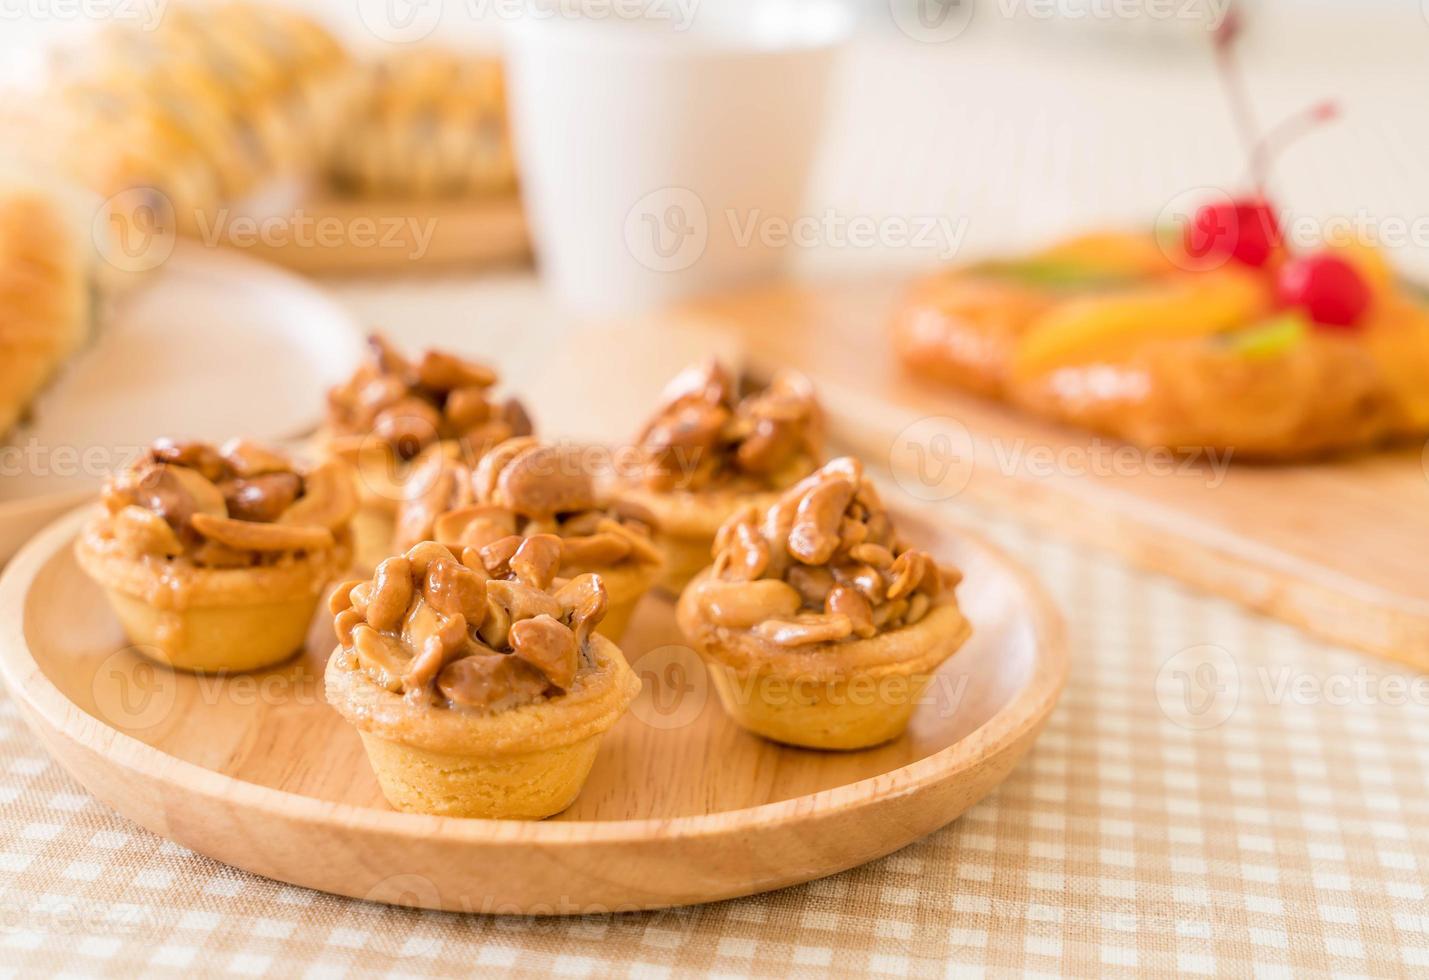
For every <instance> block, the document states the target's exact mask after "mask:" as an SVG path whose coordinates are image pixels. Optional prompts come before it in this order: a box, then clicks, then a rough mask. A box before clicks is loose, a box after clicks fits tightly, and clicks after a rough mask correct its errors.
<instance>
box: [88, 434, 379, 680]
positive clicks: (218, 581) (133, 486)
mask: <svg viewBox="0 0 1429 980" xmlns="http://www.w3.org/2000/svg"><path fill="white" fill-rule="evenodd" d="M102 501H103V510H102V511H101V512H99V513H98V514H96V516H95V517H94V519H93V520H91V521H90V522H89V523H88V524H87V525H86V526H85V528H84V530H83V531H82V532H81V534H80V537H79V540H78V541H77V542H76V544H75V552H76V554H77V556H78V559H79V563H80V566H81V567H82V568H83V569H84V570H85V572H86V573H87V574H88V575H89V576H90V577H91V578H93V579H94V580H95V581H96V582H98V583H99V584H100V585H101V586H102V587H103V588H104V590H105V592H106V593H107V594H108V596H109V601H110V604H111V605H112V606H113V607H114V611H115V613H116V614H117V615H118V617H119V619H120V622H121V623H122V624H123V626H124V630H125V632H126V633H127V634H128V636H129V640H130V642H131V643H134V644H135V645H136V646H137V647H138V648H139V649H140V650H141V651H142V652H144V653H146V654H148V655H150V656H152V657H154V659H156V660H160V661H161V662H164V663H167V664H169V665H170V666H172V667H175V668H178V669H180V670H193V671H220V670H253V669H256V668H259V667H266V666H269V665H271V664H274V663H277V662H279V661H281V660H284V659H286V658H287V657H288V656H290V655H291V654H293V653H295V652H297V651H298V650H299V649H300V648H301V647H302V645H303V639H304V635H305V633H306V631H307V628H308V625H309V623H310V622H311V621H312V617H313V612H314V610H315V609H316V608H317V605H318V601H319V599H320V597H321V593H322V589H323V587H324V586H325V585H326V584H327V583H328V582H330V581H332V580H333V579H334V578H337V577H338V576H339V575H341V574H342V572H343V571H344V570H345V569H346V568H347V566H348V564H349V563H350V561H351V558H352V540H351V531H350V527H349V525H350V522H351V519H352V515H353V513H354V512H355V511H356V509H357V492H356V490H355V488H354V487H353V480H352V473H351V470H350V469H349V468H348V467H347V466H346V465H345V464H343V463H341V462H338V461H329V462H326V463H323V464H321V465H320V466H318V467H316V468H315V469H312V470H310V471H305V470H302V469H299V468H298V467H297V466H296V465H295V464H294V463H293V462H292V460H290V459H289V458H288V457H287V456H284V455H282V454H280V453H277V452H275V451H273V450H271V449H268V448H265V447H263V446H260V445H257V444H256V443H252V442H248V441H244V440H234V441H232V442H228V443H226V444H224V445H223V446H222V447H220V448H217V449H216V448H214V447H213V446H210V445H208V444H207V443H202V442H175V441H173V440H168V439H162V440H159V441H158V442H155V443H154V444H153V445H152V446H151V447H150V448H149V449H148V450H147V451H146V452H145V453H144V454H143V455H142V456H140V457H139V458H138V459H136V460H135V461H134V462H133V463H131V464H130V465H129V466H127V467H125V468H124V469H122V470H120V471H119V472H117V473H115V474H114V475H113V476H111V477H110V478H109V480H108V481H107V482H106V484H105V486H104V491H103V495H102Z"/></svg>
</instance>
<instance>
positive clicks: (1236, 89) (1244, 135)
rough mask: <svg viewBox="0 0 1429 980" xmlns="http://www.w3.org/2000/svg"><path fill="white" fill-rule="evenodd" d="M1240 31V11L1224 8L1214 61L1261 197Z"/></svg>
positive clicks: (1255, 134) (1262, 179) (1262, 182)
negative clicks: (1239, 46) (1240, 58)
mask: <svg viewBox="0 0 1429 980" xmlns="http://www.w3.org/2000/svg"><path fill="white" fill-rule="evenodd" d="M1241 27H1242V22H1241V18H1240V11H1239V10H1238V9H1237V8H1236V7H1235V6H1233V5H1231V6H1227V8H1226V13H1225V19H1224V20H1223V21H1221V26H1220V27H1218V28H1217V29H1216V33H1215V47H1216V61H1217V63H1218V65H1219V67H1220V76H1221V84H1223V85H1224V86H1225V90H1226V98H1227V101H1229V102H1230V107H1231V114H1232V115H1233V117H1234V119H1235V126H1236V130H1237V131H1238V132H1239V133H1240V139H1241V142H1242V143H1243V144H1244V145H1245V153H1246V156H1247V157H1248V158H1249V159H1250V160H1251V182H1252V183H1253V184H1255V189H1256V191H1258V192H1259V193H1260V194H1261V196H1262V197H1263V196H1264V195H1265V184H1266V177H1267V174H1266V173H1265V172H1264V170H1263V169H1262V168H1261V165H1260V160H1259V157H1260V153H1259V149H1258V147H1259V146H1260V142H1261V140H1260V124H1259V123H1258V122H1257V121H1256V119H1255V112H1254V111H1253V110H1252V109H1251V105H1250V94H1249V92H1248V91H1247V90H1246V87H1245V75H1244V74H1243V73H1242V72H1241V69H1240V62H1239V61H1238V60H1237V59H1236V56H1235V46H1236V40H1237V39H1238V38H1239V37H1240V33H1241Z"/></svg>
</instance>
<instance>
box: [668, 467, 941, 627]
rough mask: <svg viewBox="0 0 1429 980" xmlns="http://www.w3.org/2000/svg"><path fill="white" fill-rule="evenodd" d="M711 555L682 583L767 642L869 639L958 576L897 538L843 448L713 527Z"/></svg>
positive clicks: (915, 612) (726, 619)
mask: <svg viewBox="0 0 1429 980" xmlns="http://www.w3.org/2000/svg"><path fill="white" fill-rule="evenodd" d="M714 559H715V560H714V567H713V568H712V569H711V570H710V572H709V573H708V574H707V575H706V576H705V577H704V578H703V579H701V580H700V581H699V582H697V583H696V584H695V585H693V586H691V587H692V588H694V589H695V590H697V591H696V593H695V599H696V601H697V603H698V607H699V609H700V612H701V614H702V615H703V616H704V617H705V618H706V619H707V620H708V621H709V622H710V623H711V624H713V625H714V626H717V627H721V628H725V629H737V630H749V631H751V632H752V633H753V634H754V635H755V636H757V637H759V638H761V639H762V640H763V641H765V642H767V643H769V644H771V645H773V646H775V647H800V646H811V645H818V644H832V643H840V642H843V641H846V640H852V639H869V638H871V637H874V636H877V635H878V633H880V632H882V631H886V630H895V629H900V628H902V627H904V626H909V625H912V624H913V623H916V622H918V621H920V620H921V619H922V618H923V617H924V616H925V615H927V613H928V610H929V609H931V608H932V606H933V604H934V603H935V602H937V601H938V597H939V596H940V595H941V594H942V593H943V591H944V590H945V589H947V588H950V587H951V586H952V585H953V584H955V583H956V581H957V580H958V577H959V576H958V573H957V572H956V571H949V572H945V571H943V570H942V569H940V568H939V567H938V565H937V563H936V562H935V561H933V559H932V557H931V556H929V555H928V554H927V553H926V552H923V551H916V550H910V549H907V548H905V547H904V546H903V545H901V544H900V543H899V542H898V541H897V539H896V536H895V535H894V532H893V524H892V521H891V519H890V518H889V515H888V512H887V510H886V509H885V508H884V505H883V502H882V501H881V500H880V499H879V496H878V493H877V491H876V489H875V488H874V486H873V484H872V482H870V481H869V480H868V479H867V478H866V477H865V476H864V474H863V468H862V467H861V466H860V465H859V463H858V462H857V461H856V460H854V459H851V458H842V459H836V460H833V461H832V462H830V463H828V464H827V465H826V466H824V467H823V468H822V469H820V470H818V471H817V472H815V473H813V474H811V475H810V476H808V477H806V478H805V479H803V480H801V481H799V482H798V483H797V484H795V485H794V486H793V487H791V488H790V489H789V490H787V491H786V492H785V493H784V495H783V496H782V497H781V498H780V499H779V500H778V501H777V502H776V503H775V504H774V505H773V506H771V507H770V508H769V509H768V510H767V511H766V512H765V513H763V514H760V513H758V512H757V511H755V510H754V509H752V508H744V509H742V510H741V511H739V512H737V513H736V514H734V516H732V517H731V518H730V519H729V521H727V522H726V523H725V524H724V526H723V527H721V528H720V529H719V533H718V534H717V535H716V536H715V546H714Z"/></svg>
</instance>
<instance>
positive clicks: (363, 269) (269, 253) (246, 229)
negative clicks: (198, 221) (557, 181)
mask: <svg viewBox="0 0 1429 980" xmlns="http://www.w3.org/2000/svg"><path fill="white" fill-rule="evenodd" d="M258 230H259V229H258V228H255V226H253V225H252V224H245V223H242V222H231V223H229V224H227V225H225V226H224V227H223V229H222V230H221V232H220V234H219V236H218V237H219V240H220V241H221V242H222V244H224V245H227V246H229V247H231V248H237V249H239V250H241V251H243V252H246V253H248V254H249V255H251V256H253V257H255V258H260V259H264V260H265V261H268V262H272V263H275V264H276V265H281V266H284V267H286V268H288V269H291V270H292V271H294V272H301V273H303V274H305V275H344V274H353V273H379V274H381V273H404V272H411V271H426V270H432V269H452V268H479V267H481V266H485V265H494V264H500V263H505V262H524V261H526V260H527V259H529V258H530V256H531V236H530V233H529V231H528V229H527V227H526V216H525V213H524V212H523V210H522V208H521V201H520V199H519V198H518V197H517V196H516V195H515V194H511V195H508V196H503V197H477V198H471V199H466V200H412V201H403V200H369V199H364V198H336V197H324V198H318V199H315V200H313V201H310V202H305V203H304V204H303V205H302V207H300V208H299V209H297V210H296V211H294V212H293V213H292V214H291V215H288V216H287V217H285V218H280V219H275V218H270V219H268V220H266V221H264V222H263V224H262V226H261V231H262V234H256V233H255V232H256V231H258Z"/></svg>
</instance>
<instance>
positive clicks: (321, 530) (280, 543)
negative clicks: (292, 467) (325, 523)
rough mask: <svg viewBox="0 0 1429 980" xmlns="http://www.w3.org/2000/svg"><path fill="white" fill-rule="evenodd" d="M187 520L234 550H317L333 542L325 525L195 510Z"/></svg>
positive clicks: (204, 534) (211, 537)
mask: <svg viewBox="0 0 1429 980" xmlns="http://www.w3.org/2000/svg"><path fill="white" fill-rule="evenodd" d="M190 523H191V524H192V525H193V529H194V530H195V531H197V532H198V533H199V534H202V535H203V536H204V537H205V538H208V539H209V540H211V541H217V542H218V543H219V544H224V545H227V546H228V547H230V548H233V549H234V550H236V551H321V550H322V549H324V548H331V547H332V546H333V544H334V543H336V542H335V539H334V538H333V536H332V532H331V531H329V530H328V529H327V528H325V527H293V526H289V525H285V524H259V523H257V522H256V521H238V520H234V519H233V518H231V517H214V516H213V515H211V514H195V515H194V516H193V519H192V521H191V522H190Z"/></svg>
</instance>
